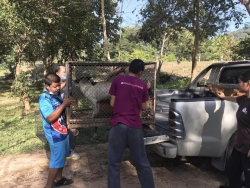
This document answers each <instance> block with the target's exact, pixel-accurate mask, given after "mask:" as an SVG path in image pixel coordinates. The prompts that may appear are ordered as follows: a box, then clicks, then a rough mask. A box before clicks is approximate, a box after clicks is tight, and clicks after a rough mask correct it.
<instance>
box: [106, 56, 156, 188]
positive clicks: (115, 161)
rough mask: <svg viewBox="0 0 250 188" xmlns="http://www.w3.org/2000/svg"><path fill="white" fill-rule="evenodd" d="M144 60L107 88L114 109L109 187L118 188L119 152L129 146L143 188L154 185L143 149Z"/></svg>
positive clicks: (120, 157) (137, 61) (109, 152)
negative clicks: (141, 115) (142, 76)
mask: <svg viewBox="0 0 250 188" xmlns="http://www.w3.org/2000/svg"><path fill="white" fill-rule="evenodd" d="M144 68H145V65H144V62H143V61H142V60H140V59H135V60H133V61H132V62H131V63H130V65H129V75H128V76H117V77H116V78H115V79H114V81H113V83H112V85H111V88H110V91H109V94H110V95H111V100H110V105H111V106H112V107H113V108H114V111H113V116H112V118H111V120H110V126H111V129H110V133H109V143H108V187H109V188H120V165H121V161H122V155H123V153H124V150H125V149H126V148H129V150H130V152H131V155H132V159H133V162H134V165H135V167H136V170H137V174H138V177H139V180H140V183H141V186H142V188H154V180H153V175H152V170H151V166H150V163H149V161H148V159H147V155H146V152H145V147H144V141H143V134H142V120H141V118H140V111H141V110H146V102H147V100H148V88H147V85H146V84H145V83H144V82H142V81H141V80H140V77H141V75H142V72H143V71H144Z"/></svg>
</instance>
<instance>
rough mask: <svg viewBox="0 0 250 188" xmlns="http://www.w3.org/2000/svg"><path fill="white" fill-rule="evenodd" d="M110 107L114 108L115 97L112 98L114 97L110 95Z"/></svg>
mask: <svg viewBox="0 0 250 188" xmlns="http://www.w3.org/2000/svg"><path fill="white" fill-rule="evenodd" d="M110 106H111V107H112V108H114V106H115V96H114V95H111V99H110Z"/></svg>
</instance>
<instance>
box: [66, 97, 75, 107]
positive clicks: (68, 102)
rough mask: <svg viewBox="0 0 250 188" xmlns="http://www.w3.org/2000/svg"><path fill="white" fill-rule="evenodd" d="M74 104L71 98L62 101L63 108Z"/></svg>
mask: <svg viewBox="0 0 250 188" xmlns="http://www.w3.org/2000/svg"><path fill="white" fill-rule="evenodd" d="M74 103H76V100H75V99H74V98H73V97H69V98H64V99H63V105H65V106H70V105H72V104H74Z"/></svg>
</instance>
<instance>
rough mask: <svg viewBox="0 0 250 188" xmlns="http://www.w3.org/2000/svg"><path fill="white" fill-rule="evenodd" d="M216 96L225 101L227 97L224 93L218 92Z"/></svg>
mask: <svg viewBox="0 0 250 188" xmlns="http://www.w3.org/2000/svg"><path fill="white" fill-rule="evenodd" d="M215 94H216V95H217V97H219V98H221V99H223V98H224V97H225V94H224V93H223V92H222V91H216V92H215Z"/></svg>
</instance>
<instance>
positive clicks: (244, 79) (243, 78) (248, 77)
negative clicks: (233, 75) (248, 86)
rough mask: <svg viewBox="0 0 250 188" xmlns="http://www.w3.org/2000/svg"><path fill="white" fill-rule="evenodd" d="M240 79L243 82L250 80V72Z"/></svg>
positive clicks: (242, 75)
mask: <svg viewBox="0 0 250 188" xmlns="http://www.w3.org/2000/svg"><path fill="white" fill-rule="evenodd" d="M238 78H239V79H240V80H241V81H243V82H247V81H248V80H250V71H246V72H243V73H242V74H241V75H239V77H238Z"/></svg>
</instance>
